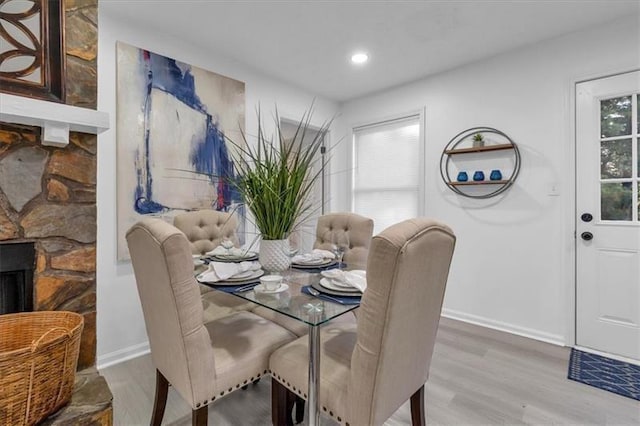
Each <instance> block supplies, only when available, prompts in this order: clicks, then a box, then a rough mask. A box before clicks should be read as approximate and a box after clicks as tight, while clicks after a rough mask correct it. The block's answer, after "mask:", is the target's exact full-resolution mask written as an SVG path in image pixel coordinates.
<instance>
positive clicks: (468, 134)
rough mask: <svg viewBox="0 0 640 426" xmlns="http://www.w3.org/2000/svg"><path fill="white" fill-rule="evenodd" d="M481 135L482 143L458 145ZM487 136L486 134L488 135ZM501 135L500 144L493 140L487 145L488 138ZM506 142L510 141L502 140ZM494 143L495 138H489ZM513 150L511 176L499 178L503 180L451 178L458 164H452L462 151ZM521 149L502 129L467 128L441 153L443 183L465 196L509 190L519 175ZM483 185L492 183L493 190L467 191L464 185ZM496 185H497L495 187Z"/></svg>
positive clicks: (496, 193)
mask: <svg viewBox="0 0 640 426" xmlns="http://www.w3.org/2000/svg"><path fill="white" fill-rule="evenodd" d="M477 134H480V135H482V136H483V138H482V139H483V141H482V144H483V145H482V146H471V147H464V148H459V147H460V146H461V145H464V144H468V143H469V142H470V141H471V139H472V138H473V136H474V135H477ZM485 136H486V137H485ZM492 136H493V137H494V138H498V139H499V143H490V144H488V145H484V143H486V142H487V141H488V139H487V138H490V137H492ZM504 141H506V142H507V143H503V142H504ZM490 142H493V141H490ZM506 150H511V151H512V152H513V160H514V163H513V172H512V173H511V175H510V176H508V177H506V178H503V179H500V180H481V181H474V180H468V181H464V182H459V181H456V180H455V179H454V178H452V177H451V173H450V172H451V171H452V170H455V166H452V158H453V157H455V156H457V155H461V154H480V155H482V156H484V155H485V154H490V153H491V152H495V151H506ZM487 159H491V157H487ZM520 162H521V159H520V151H519V150H518V146H517V145H516V144H515V143H514V142H513V141H512V140H511V138H509V136H507V135H506V134H504V133H502V132H501V131H500V130H497V129H494V128H491V127H473V128H471V129H467V130H465V131H463V132H460V133H458V134H457V135H456V136H454V137H453V139H451V141H449V143H448V144H447V146H446V147H445V149H444V150H443V152H442V155H441V156H440V175H441V176H442V180H443V181H444V183H445V184H446V185H447V187H449V189H451V190H452V191H453V192H455V193H456V194H459V195H462V196H464V197H469V198H490V197H494V196H496V195H498V194H501V193H502V192H504V191H506V190H507V189H508V188H509V187H510V186H511V185H513V182H514V181H515V180H516V178H517V177H518V173H519V172H520ZM484 185H492V186H494V187H492V189H491V190H490V191H488V192H487V191H485V192H480V193H476V192H475V191H470V192H469V190H467V191H465V190H464V188H481V187H482V186H484ZM495 186H497V188H496V187H495Z"/></svg>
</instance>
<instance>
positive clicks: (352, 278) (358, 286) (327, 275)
mask: <svg viewBox="0 0 640 426" xmlns="http://www.w3.org/2000/svg"><path fill="white" fill-rule="evenodd" d="M320 275H321V276H322V278H320V281H319V282H312V283H311V284H310V285H308V286H304V287H302V289H301V291H302V292H303V293H306V294H309V295H311V296H314V297H317V298H319V299H323V300H328V301H331V302H335V303H340V304H342V305H357V304H359V303H360V298H361V297H362V293H363V292H364V291H365V290H366V289H367V275H366V271H364V270H352V271H344V270H341V269H330V270H326V271H321V272H320Z"/></svg>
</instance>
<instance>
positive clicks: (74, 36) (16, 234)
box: [0, 0, 113, 425]
mask: <svg viewBox="0 0 640 426" xmlns="http://www.w3.org/2000/svg"><path fill="white" fill-rule="evenodd" d="M64 5H65V28H64V30H65V31H64V32H65V43H66V46H65V53H66V55H65V57H66V77H65V80H66V104H68V105H73V106H77V107H83V108H88V109H95V108H96V103H97V90H96V89H97V88H96V85H97V40H98V7H97V0H65V2H64ZM69 139H70V143H69V145H68V146H67V147H65V148H55V147H50V146H42V144H41V129H40V128H39V127H32V126H25V125H16V124H9V123H5V122H0V243H8V242H11V243H14V242H33V243H34V247H35V271H34V273H33V285H34V289H33V310H36V311H37V310H69V311H73V312H77V313H80V314H81V315H82V316H83V317H84V322H85V324H84V330H83V333H82V338H81V345H80V356H79V359H78V370H79V371H78V373H77V375H76V386H75V389H74V394H73V397H72V400H71V403H70V404H69V405H68V406H66V407H64V408H63V409H61V410H59V411H58V412H57V413H55V414H53V415H52V416H51V417H50V418H49V419H47V420H45V422H44V423H43V424H47V425H48V424H52V425H53V424H55V425H58V424H64V425H68V424H96V425H110V424H112V421H113V420H112V417H113V416H112V405H111V400H112V397H111V393H110V391H109V388H108V386H107V384H106V381H105V380H104V378H102V377H101V376H100V375H99V374H98V372H97V371H96V369H95V360H96V274H95V269H96V153H97V145H96V144H97V137H96V136H95V135H90V134H84V133H77V132H71V133H70V136H69Z"/></svg>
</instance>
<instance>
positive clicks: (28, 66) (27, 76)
mask: <svg viewBox="0 0 640 426" xmlns="http://www.w3.org/2000/svg"><path fill="white" fill-rule="evenodd" d="M64 78H65V60H64V10H63V2H62V1H61V0H0V91H2V92H7V93H13V94H16V95H21V96H28V97H31V98H38V99H45V100H49V101H56V102H64V94H65V90H64Z"/></svg>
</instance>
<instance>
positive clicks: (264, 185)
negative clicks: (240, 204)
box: [226, 108, 333, 240]
mask: <svg viewBox="0 0 640 426" xmlns="http://www.w3.org/2000/svg"><path fill="white" fill-rule="evenodd" d="M312 112H313V109H312V108H311V109H309V110H308V111H307V112H305V113H304V114H303V116H302V118H301V119H300V121H299V122H298V123H297V125H296V131H295V133H294V135H293V137H292V138H291V139H287V138H285V136H284V135H283V133H282V127H281V124H280V117H279V115H278V112H277V110H276V113H275V116H274V121H275V135H271V136H267V135H266V134H265V127H264V124H263V123H262V117H261V113H260V110H259V109H258V129H257V131H258V132H257V136H256V140H255V141H253V142H254V143H251V141H250V140H248V139H247V135H246V133H245V132H242V133H241V135H242V139H243V142H244V143H243V144H240V143H236V142H234V141H232V140H230V139H228V138H226V139H227V141H228V142H229V143H230V144H231V145H232V146H233V147H234V148H235V152H233V153H232V158H233V163H234V168H235V172H236V173H235V176H234V177H233V178H231V181H230V184H231V186H232V187H233V188H234V189H235V190H236V191H238V193H239V194H240V195H241V196H242V197H243V199H244V202H245V205H246V206H247V207H248V208H249V210H250V211H251V213H252V215H253V219H254V221H255V226H256V227H257V228H258V230H259V231H260V234H261V237H262V239H263V240H282V239H286V238H288V237H289V234H290V233H291V232H293V231H294V230H295V229H296V228H297V227H298V226H299V225H300V224H301V223H303V222H304V221H305V220H307V219H308V218H310V217H311V216H312V215H313V213H314V212H316V211H319V209H320V206H314V205H313V197H312V190H313V186H314V184H315V183H316V182H317V181H318V180H319V178H320V176H321V173H322V168H323V167H324V166H325V164H323V162H324V161H326V160H324V158H323V156H322V155H320V151H321V148H322V147H323V144H324V140H325V137H326V136H327V133H328V132H329V127H330V126H331V123H332V121H333V120H328V121H325V122H324V123H323V124H322V125H321V126H320V128H319V129H318V128H312V127H311V117H312ZM314 166H317V167H316V168H315V169H314Z"/></svg>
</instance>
